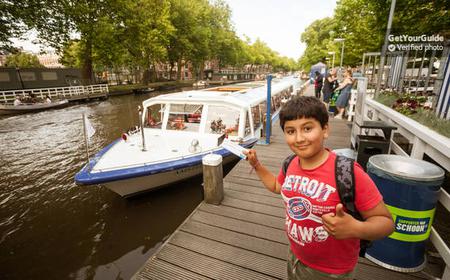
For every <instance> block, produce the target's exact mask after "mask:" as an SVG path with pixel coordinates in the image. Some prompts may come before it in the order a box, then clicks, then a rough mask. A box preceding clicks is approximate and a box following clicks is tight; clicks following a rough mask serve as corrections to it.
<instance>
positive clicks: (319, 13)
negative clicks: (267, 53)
mask: <svg viewBox="0 0 450 280" xmlns="http://www.w3.org/2000/svg"><path fill="white" fill-rule="evenodd" d="M225 1H226V2H227V3H228V5H229V6H230V8H231V11H232V16H231V20H232V23H233V25H234V28H235V30H236V32H237V34H238V35H239V37H241V38H242V39H244V34H245V35H246V36H248V37H249V38H250V39H251V41H252V42H254V41H255V40H256V39H257V38H260V39H261V40H262V41H264V42H266V43H267V45H268V46H269V47H270V48H271V49H272V50H274V51H276V52H278V53H279V54H280V55H282V56H287V57H291V58H294V59H298V58H300V56H301V54H302V53H303V51H304V50H305V48H306V45H305V44H303V43H301V42H300V35H301V34H302V32H303V31H304V30H305V29H306V27H308V25H310V24H311V23H312V22H313V21H315V20H317V19H321V18H324V17H328V16H332V15H333V11H334V8H335V7H336V0H225ZM35 37H36V35H35V34H33V33H32V34H30V35H29V36H28V38H35ZM14 42H15V45H16V46H21V47H23V48H24V50H26V51H31V52H34V53H38V52H39V51H40V46H39V45H35V44H33V43H31V40H28V41H19V40H14Z"/></svg>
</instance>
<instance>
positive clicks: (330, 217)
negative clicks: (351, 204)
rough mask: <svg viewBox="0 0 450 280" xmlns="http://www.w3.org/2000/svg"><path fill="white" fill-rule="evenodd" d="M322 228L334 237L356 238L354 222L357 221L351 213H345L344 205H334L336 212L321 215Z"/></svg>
mask: <svg viewBox="0 0 450 280" xmlns="http://www.w3.org/2000/svg"><path fill="white" fill-rule="evenodd" d="M322 222H323V227H324V229H325V230H326V231H327V232H328V234H330V235H331V236H333V237H334V238H336V239H347V238H356V237H357V236H356V230H355V223H358V221H357V220H355V219H354V218H353V217H352V216H351V215H349V214H347V213H345V211H344V206H343V205H342V204H341V203H339V204H338V205H336V214H335V213H327V214H324V215H322Z"/></svg>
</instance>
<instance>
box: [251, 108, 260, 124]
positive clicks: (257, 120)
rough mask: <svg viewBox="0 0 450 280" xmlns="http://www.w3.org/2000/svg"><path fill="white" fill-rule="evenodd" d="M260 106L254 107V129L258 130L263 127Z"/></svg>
mask: <svg viewBox="0 0 450 280" xmlns="http://www.w3.org/2000/svg"><path fill="white" fill-rule="evenodd" d="M259 109H260V107H259V105H256V106H253V107H252V117H253V127H254V128H255V129H256V128H258V127H259V126H260V125H261V111H260V110H259Z"/></svg>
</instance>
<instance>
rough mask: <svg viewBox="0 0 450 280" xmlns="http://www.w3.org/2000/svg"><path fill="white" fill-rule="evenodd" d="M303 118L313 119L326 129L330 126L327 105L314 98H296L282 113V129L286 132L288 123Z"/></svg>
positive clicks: (286, 105)
mask: <svg viewBox="0 0 450 280" xmlns="http://www.w3.org/2000/svg"><path fill="white" fill-rule="evenodd" d="M302 118H313V119H315V120H317V121H318V122H319V123H320V125H321V126H322V128H324V127H325V125H327V124H328V111H327V108H326V107H325V104H323V103H322V101H320V100H319V99H318V98H316V97H314V96H300V97H294V98H292V99H291V100H289V101H288V102H287V103H286V104H284V106H283V108H282V109H281V111H280V126H281V129H282V130H283V131H284V124H285V123H286V122H287V121H292V120H297V119H302Z"/></svg>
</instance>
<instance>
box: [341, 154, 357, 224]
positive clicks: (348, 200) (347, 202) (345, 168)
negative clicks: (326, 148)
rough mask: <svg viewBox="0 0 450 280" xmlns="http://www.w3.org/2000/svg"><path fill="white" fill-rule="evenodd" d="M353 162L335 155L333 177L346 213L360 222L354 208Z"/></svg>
mask: <svg viewBox="0 0 450 280" xmlns="http://www.w3.org/2000/svg"><path fill="white" fill-rule="evenodd" d="M354 167H355V161H354V160H353V159H351V158H348V157H345V156H341V155H336V161H335V176H336V178H335V179H336V185H337V188H338V193H339V198H340V199H341V202H342V204H343V205H344V206H345V208H346V209H347V211H348V213H349V214H350V215H352V216H353V217H354V218H355V219H358V220H362V218H361V215H360V214H359V212H358V211H357V210H356V207H355V174H354Z"/></svg>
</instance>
